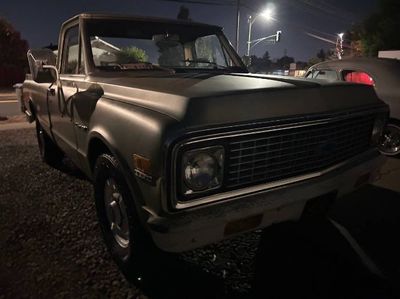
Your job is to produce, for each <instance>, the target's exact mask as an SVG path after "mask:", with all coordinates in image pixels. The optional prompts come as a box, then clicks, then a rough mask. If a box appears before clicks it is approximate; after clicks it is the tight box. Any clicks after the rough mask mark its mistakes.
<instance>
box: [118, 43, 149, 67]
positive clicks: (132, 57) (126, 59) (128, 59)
mask: <svg viewBox="0 0 400 299" xmlns="http://www.w3.org/2000/svg"><path fill="white" fill-rule="evenodd" d="M117 57H118V58H117V60H118V62H119V63H121V64H129V63H137V62H147V61H148V59H149V57H148V56H147V54H146V51H144V50H143V49H140V48H137V47H125V48H122V49H121V51H120V52H118V53H117Z"/></svg>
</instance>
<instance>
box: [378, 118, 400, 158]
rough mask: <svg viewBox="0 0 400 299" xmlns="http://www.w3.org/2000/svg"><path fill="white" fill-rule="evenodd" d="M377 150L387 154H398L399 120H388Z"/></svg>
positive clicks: (399, 145) (399, 142)
mask: <svg viewBox="0 0 400 299" xmlns="http://www.w3.org/2000/svg"><path fill="white" fill-rule="evenodd" d="M379 150H380V152H381V153H382V154H384V155H387V156H400V122H396V121H390V122H389V123H388V124H387V125H386V127H385V129H384V131H383V134H382V138H381V141H380V146H379Z"/></svg>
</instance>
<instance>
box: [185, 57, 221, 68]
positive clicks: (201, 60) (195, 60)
mask: <svg viewBox="0 0 400 299" xmlns="http://www.w3.org/2000/svg"><path fill="white" fill-rule="evenodd" d="M182 61H183V62H188V63H206V64H211V65H213V66H215V68H220V69H227V67H226V66H225V65H220V64H218V63H216V62H214V61H209V60H207V59H201V58H200V59H185V60H182Z"/></svg>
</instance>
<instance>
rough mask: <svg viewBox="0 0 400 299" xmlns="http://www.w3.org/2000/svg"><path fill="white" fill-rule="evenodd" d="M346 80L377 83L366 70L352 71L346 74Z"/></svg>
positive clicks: (368, 83) (369, 83)
mask: <svg viewBox="0 0 400 299" xmlns="http://www.w3.org/2000/svg"><path fill="white" fill-rule="evenodd" d="M344 80H345V81H347V82H353V83H359V84H366V85H375V81H374V79H372V77H371V76H370V75H368V74H367V73H364V72H350V73H348V74H346V76H345V78H344Z"/></svg>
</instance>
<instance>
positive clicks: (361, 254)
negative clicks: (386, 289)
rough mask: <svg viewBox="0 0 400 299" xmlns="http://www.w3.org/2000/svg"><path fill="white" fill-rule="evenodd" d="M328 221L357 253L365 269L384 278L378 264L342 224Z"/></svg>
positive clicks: (331, 220)
mask: <svg viewBox="0 0 400 299" xmlns="http://www.w3.org/2000/svg"><path fill="white" fill-rule="evenodd" d="M329 221H330V222H331V223H332V224H333V226H335V227H336V229H337V230H338V231H339V232H340V233H341V234H342V236H343V237H344V238H345V239H346V240H347V242H348V243H349V244H350V246H351V247H352V248H353V250H354V251H355V252H356V253H357V254H358V256H359V257H360V259H361V261H362V263H363V264H364V266H365V267H367V269H368V270H369V271H370V272H371V273H373V274H375V275H377V276H379V277H382V278H385V275H384V274H383V273H382V271H381V270H380V269H379V268H378V266H377V265H376V264H375V263H374V261H373V260H372V259H371V258H370V257H369V256H368V255H367V253H366V252H365V251H364V250H363V249H362V248H361V246H360V245H359V244H358V243H357V241H356V240H355V239H354V238H353V237H352V236H351V234H350V232H349V231H348V230H347V229H346V228H345V227H344V226H342V225H340V224H339V223H337V222H336V221H334V220H333V219H331V218H329Z"/></svg>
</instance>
